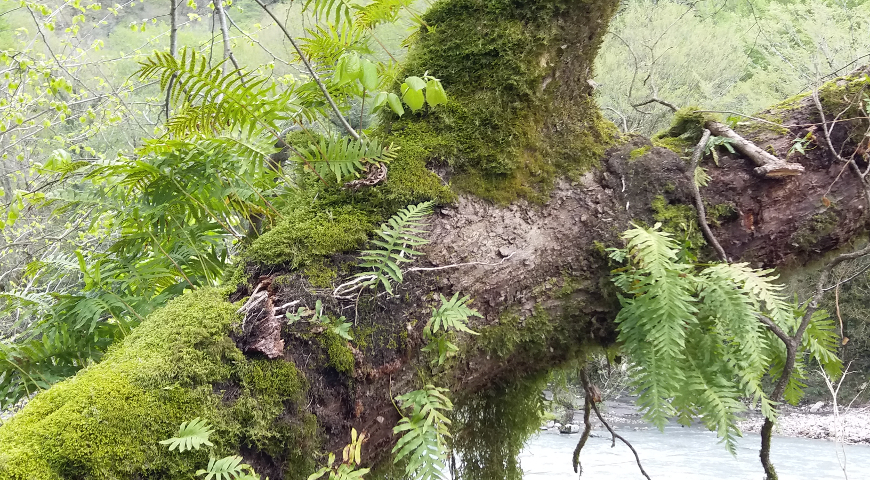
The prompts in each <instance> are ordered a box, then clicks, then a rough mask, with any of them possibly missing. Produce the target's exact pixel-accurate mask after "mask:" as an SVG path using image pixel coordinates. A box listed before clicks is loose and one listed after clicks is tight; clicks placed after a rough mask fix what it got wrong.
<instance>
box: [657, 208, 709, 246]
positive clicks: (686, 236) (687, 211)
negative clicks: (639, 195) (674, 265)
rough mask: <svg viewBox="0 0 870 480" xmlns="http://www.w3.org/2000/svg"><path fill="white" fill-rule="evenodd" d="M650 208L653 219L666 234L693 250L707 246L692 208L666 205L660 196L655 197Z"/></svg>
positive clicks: (695, 212)
mask: <svg viewBox="0 0 870 480" xmlns="http://www.w3.org/2000/svg"><path fill="white" fill-rule="evenodd" d="M651 206H652V209H653V211H654V212H655V213H654V214H653V218H654V219H655V220H656V221H657V222H661V224H662V228H663V229H664V230H665V231H666V232H670V233H673V234H675V235H676V236H677V238H679V239H681V240H683V241H684V242H688V244H689V245H691V247H693V248H700V247H702V246H704V245H706V244H707V241H706V240H705V239H704V235H703V233H702V232H701V228H700V226H698V213H697V211H696V210H695V207H694V206H692V205H686V204H683V203H673V204H672V203H668V201H667V200H666V199H665V197H664V196H662V195H658V196H656V197H655V198H654V199H653V201H652V205H651Z"/></svg>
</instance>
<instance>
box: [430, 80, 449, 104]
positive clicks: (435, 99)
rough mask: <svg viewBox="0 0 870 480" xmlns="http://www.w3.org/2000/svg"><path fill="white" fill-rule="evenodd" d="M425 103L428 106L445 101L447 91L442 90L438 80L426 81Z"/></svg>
mask: <svg viewBox="0 0 870 480" xmlns="http://www.w3.org/2000/svg"><path fill="white" fill-rule="evenodd" d="M426 103H428V104H429V106H430V107H435V106H438V105H441V104H444V103H447V93H445V92H444V87H442V86H441V81H440V80H437V79H432V80H429V81H428V82H427V83H426Z"/></svg>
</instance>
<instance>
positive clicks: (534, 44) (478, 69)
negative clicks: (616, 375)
mask: <svg viewBox="0 0 870 480" xmlns="http://www.w3.org/2000/svg"><path fill="white" fill-rule="evenodd" d="M607 3H609V2H607ZM609 7H612V6H611V5H608V7H602V8H604V9H606V8H609ZM568 8H569V5H568V4H566V3H564V2H560V1H553V2H527V3H522V2H509V1H482V0H454V1H449V2H438V3H436V4H434V5H433V7H432V8H431V9H430V10H429V12H427V13H426V15H425V16H424V21H425V23H426V25H427V26H428V28H426V27H424V28H422V29H421V31H420V33H419V35H418V37H417V42H416V44H415V46H414V48H413V49H412V50H411V52H410V53H409V57H408V59H407V62H406V64H405V67H404V70H403V73H402V74H401V75H400V78H402V77H404V75H421V74H422V73H423V72H429V73H430V74H431V75H434V76H437V77H439V78H440V79H441V80H442V82H443V84H444V85H445V87H446V88H447V92H448V95H449V97H450V101H449V102H448V104H446V105H443V106H439V107H437V108H434V109H430V110H421V111H420V112H418V113H416V114H412V113H410V112H409V113H406V115H405V117H403V118H402V119H395V118H388V120H392V122H391V123H390V124H389V126H388V128H389V133H390V134H392V135H395V136H396V138H397V139H399V141H400V142H403V144H402V145H401V146H402V148H403V149H404V150H406V151H409V152H411V153H410V157H412V158H423V160H424V162H426V161H433V160H434V161H437V162H439V163H444V164H447V165H449V166H450V167H452V170H453V172H454V175H453V176H452V178H451V186H452V188H453V189H455V190H457V191H460V192H470V193H473V194H475V195H478V196H481V197H483V198H486V199H489V200H492V201H495V202H498V203H508V202H511V201H513V200H515V199H517V198H520V197H523V198H527V199H530V200H533V201H543V200H544V199H545V198H546V196H547V195H548V193H549V191H550V190H551V189H552V186H553V183H554V180H555V178H556V176H557V175H559V174H567V175H569V176H572V175H577V174H578V173H583V172H585V171H587V170H589V169H590V168H593V167H595V166H596V165H597V162H598V161H599V159H600V158H601V156H602V155H603V153H604V150H605V149H606V148H607V146H608V145H610V144H611V143H612V142H613V139H614V138H615V136H616V134H617V129H616V128H615V126H613V124H612V123H610V122H607V121H606V120H604V119H603V117H602V116H601V115H600V112H599V111H598V108H597V107H596V106H595V105H594V102H593V101H592V100H591V99H588V100H586V101H583V100H577V99H572V101H571V102H570V103H571V105H570V106H566V105H565V104H564V102H556V103H559V105H558V106H554V105H551V102H550V99H549V98H548V96H547V95H548V93H547V92H542V91H541V85H542V83H543V82H544V77H545V76H546V75H548V74H549V73H550V71H551V67H550V65H548V62H547V61H544V60H542V58H544V57H546V56H547V55H550V52H551V51H552V50H554V49H555V48H557V45H556V43H559V44H560V45H561V43H560V42H558V41H557V38H558V35H560V34H563V32H561V31H560V30H559V27H558V26H557V25H556V22H552V21H550V20H551V19H552V15H559V14H562V13H563V12H565V11H567V10H568ZM607 11H609V10H607ZM590 43H591V44H593V45H592V47H594V46H596V42H595V41H593V42H590ZM594 50H595V49H594V48H590V49H589V55H590V56H591V55H592V54H593V53H594ZM589 60H590V64H591V58H590V59H589ZM555 116H559V117H561V118H560V121H559V124H558V126H551V125H548V124H547V122H549V121H550V120H551V119H552V118H554V117H555ZM409 143H410V145H409Z"/></svg>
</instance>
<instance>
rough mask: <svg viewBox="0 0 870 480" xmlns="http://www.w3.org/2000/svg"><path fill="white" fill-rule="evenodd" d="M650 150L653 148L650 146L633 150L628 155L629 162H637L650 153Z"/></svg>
mask: <svg viewBox="0 0 870 480" xmlns="http://www.w3.org/2000/svg"><path fill="white" fill-rule="evenodd" d="M650 150H652V147H651V146H650V145H644V146H642V147H640V148H635V149H634V150H632V151H631V152H629V153H628V159H629V161H632V160H637V159H638V158H640V157H642V156H644V155H646V154H647V153H649V151H650Z"/></svg>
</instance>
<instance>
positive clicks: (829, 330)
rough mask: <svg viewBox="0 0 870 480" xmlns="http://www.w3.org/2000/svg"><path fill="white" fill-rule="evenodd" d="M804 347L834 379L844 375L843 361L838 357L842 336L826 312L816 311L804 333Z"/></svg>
mask: <svg viewBox="0 0 870 480" xmlns="http://www.w3.org/2000/svg"><path fill="white" fill-rule="evenodd" d="M802 346H803V348H804V350H806V351H807V352H808V353H809V354H810V356H811V358H812V359H814V360H816V361H818V362H819V364H821V366H822V368H824V370H825V373H827V374H828V376H829V377H831V378H832V379H837V378H839V377H840V375H842V374H843V361H842V360H840V357H838V356H837V355H836V353H835V352H836V351H837V349H838V348H839V347H840V336H839V335H838V334H837V326H836V324H835V323H834V320H833V319H832V318H831V317H830V316H828V312H826V311H824V310H816V311H815V312H813V316H812V317H810V323H809V325H808V326H807V329H806V331H805V332H804V337H803V339H802Z"/></svg>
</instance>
